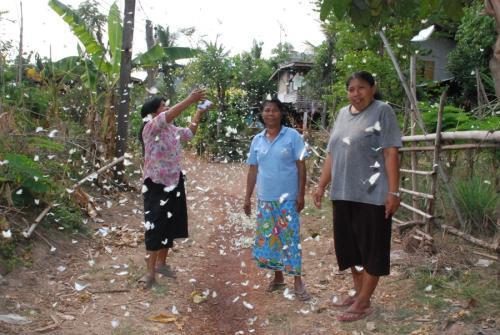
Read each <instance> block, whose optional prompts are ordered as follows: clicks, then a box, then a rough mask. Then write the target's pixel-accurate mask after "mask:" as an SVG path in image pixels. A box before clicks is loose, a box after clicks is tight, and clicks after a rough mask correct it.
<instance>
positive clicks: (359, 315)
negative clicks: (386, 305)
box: [337, 307, 373, 322]
mask: <svg viewBox="0 0 500 335" xmlns="http://www.w3.org/2000/svg"><path fill="white" fill-rule="evenodd" d="M372 313H373V309H372V308H371V307H368V308H367V309H365V310H364V311H362V312H355V311H350V312H347V311H346V312H344V313H341V314H339V315H337V320H338V321H341V322H353V321H358V320H362V319H364V318H366V317H367V316H368V315H370V314H372Z"/></svg>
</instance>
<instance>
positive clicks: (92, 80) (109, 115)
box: [49, 0, 196, 154]
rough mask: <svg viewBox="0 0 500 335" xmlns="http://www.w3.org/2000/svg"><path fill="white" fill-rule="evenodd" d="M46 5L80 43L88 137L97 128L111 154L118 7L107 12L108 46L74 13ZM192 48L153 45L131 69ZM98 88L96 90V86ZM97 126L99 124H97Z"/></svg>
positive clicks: (188, 53)
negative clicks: (87, 100)
mask: <svg viewBox="0 0 500 335" xmlns="http://www.w3.org/2000/svg"><path fill="white" fill-rule="evenodd" d="M49 6H50V7H51V8H52V9H53V10H54V11H55V12H56V13H57V14H59V16H61V18H62V19H63V20H64V21H65V22H66V23H67V24H68V25H69V27H70V28H71V30H72V31H73V33H74V34H75V36H76V37H77V38H78V39H79V41H80V42H81V44H82V45H83V48H84V50H82V49H81V48H80V47H79V54H80V56H81V58H82V60H83V62H84V63H85V69H86V72H85V75H84V76H82V80H83V81H84V85H85V86H86V88H87V89H88V90H89V96H90V106H89V113H88V116H87V123H88V127H89V129H90V130H91V138H96V136H95V135H96V134H97V131H98V128H100V133H99V139H100V140H101V142H102V143H105V144H106V153H108V154H112V153H113V152H114V148H115V145H116V129H115V109H114V106H115V105H116V100H117V84H118V80H119V76H120V61H121V43H122V32H123V27H122V25H121V17H120V11H119V8H118V6H117V4H116V2H115V3H113V4H112V5H111V7H110V9H109V13H108V20H107V21H108V46H107V47H106V46H104V45H103V44H102V43H100V42H99V41H98V40H96V39H95V38H94V36H93V35H92V33H91V31H90V29H89V27H88V26H87V25H86V23H85V22H83V20H82V19H81V18H80V16H79V15H77V14H76V12H75V11H74V10H73V9H72V8H70V7H68V6H66V5H65V4H63V3H62V2H60V1H58V0H49ZM195 54H196V50H193V49H190V48H183V47H162V46H161V45H160V44H156V45H155V46H154V47H153V48H151V49H150V50H148V51H147V52H145V53H142V54H139V55H138V56H137V57H135V58H134V59H133V60H132V68H148V67H158V65H159V64H160V62H162V61H163V60H164V59H165V58H168V59H169V60H171V61H175V60H177V59H183V58H191V57H193V56H194V55H195ZM100 87H102V88H101V89H100V90H99V89H98V88H100ZM102 98H104V112H103V113H102V114H103V115H102V121H100V120H101V119H100V115H99V113H98V108H97V102H98V101H100V100H101V99H102ZM99 125H100V126H99Z"/></svg>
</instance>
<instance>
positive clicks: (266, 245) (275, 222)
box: [253, 200, 302, 276]
mask: <svg viewBox="0 0 500 335" xmlns="http://www.w3.org/2000/svg"><path fill="white" fill-rule="evenodd" d="M295 205H296V202H295V200H293V201H284V202H282V203H280V202H279V201H260V200H259V202H258V205H257V206H258V208H257V227H256V231H255V233H256V235H255V244H254V247H253V257H254V258H255V260H256V261H257V265H258V266H259V267H261V268H264V269H270V270H275V271H283V272H285V273H287V274H290V275H294V276H300V275H301V273H302V248H301V246H300V220H299V214H298V213H297V211H296V208H295Z"/></svg>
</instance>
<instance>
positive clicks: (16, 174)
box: [0, 153, 54, 195]
mask: <svg viewBox="0 0 500 335" xmlns="http://www.w3.org/2000/svg"><path fill="white" fill-rule="evenodd" d="M2 156H3V160H7V161H8V163H7V164H4V165H2V166H0V171H1V172H2V173H1V174H2V180H1V181H2V182H10V183H11V188H13V190H12V191H13V192H17V191H18V190H19V189H22V194H26V193H29V194H33V195H36V194H38V195H42V194H44V193H47V192H49V190H51V189H53V188H54V183H53V181H52V180H51V179H49V178H47V177H44V171H43V168H42V166H41V165H40V164H39V163H38V162H35V161H34V160H33V158H32V157H28V156H26V155H23V154H16V153H6V154H5V155H2Z"/></svg>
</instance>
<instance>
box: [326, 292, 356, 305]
mask: <svg viewBox="0 0 500 335" xmlns="http://www.w3.org/2000/svg"><path fill="white" fill-rule="evenodd" d="M335 298H336V297H335ZM355 301H356V297H352V296H350V295H348V296H347V297H345V298H344V299H342V300H341V301H340V302H333V301H332V302H331V303H330V304H331V305H332V306H333V307H338V308H342V307H349V306H351V305H352V304H354V302H355Z"/></svg>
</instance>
